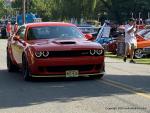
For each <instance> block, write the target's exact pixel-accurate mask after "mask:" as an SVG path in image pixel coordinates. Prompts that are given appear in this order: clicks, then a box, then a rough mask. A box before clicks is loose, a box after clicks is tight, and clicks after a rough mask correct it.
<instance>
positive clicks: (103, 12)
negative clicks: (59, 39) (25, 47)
mask: <svg viewBox="0 0 150 113" xmlns="http://www.w3.org/2000/svg"><path fill="white" fill-rule="evenodd" d="M3 1H4V0H0V5H1V4H2V2H3ZM149 6H150V0H132V1H131V0H26V11H27V12H32V13H36V14H38V15H39V16H40V17H41V18H42V20H43V21H50V20H68V19H70V18H77V19H78V20H80V19H81V18H84V19H86V20H99V21H104V20H105V19H108V20H112V21H115V22H116V23H122V22H124V21H126V19H127V18H130V17H132V16H133V17H134V18H138V17H139V15H140V16H141V17H142V18H143V19H146V18H148V12H150V7H149ZM2 10H6V8H4V9H3V8H2ZM2 10H1V11H0V16H1V15H2V13H3V11H2ZM12 10H13V11H18V12H20V13H21V12H22V0H15V1H13V2H12Z"/></svg>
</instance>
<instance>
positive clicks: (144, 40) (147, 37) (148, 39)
mask: <svg viewBox="0 0 150 113" xmlns="http://www.w3.org/2000/svg"><path fill="white" fill-rule="evenodd" d="M136 37H137V49H136V50H135V54H134V57H135V58H142V57H144V56H146V55H150V29H145V30H142V31H140V32H139V33H137V35H136Z"/></svg>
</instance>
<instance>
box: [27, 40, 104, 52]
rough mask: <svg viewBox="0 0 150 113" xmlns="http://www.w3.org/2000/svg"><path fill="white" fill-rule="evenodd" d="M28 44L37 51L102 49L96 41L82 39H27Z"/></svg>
mask: <svg viewBox="0 0 150 113" xmlns="http://www.w3.org/2000/svg"><path fill="white" fill-rule="evenodd" d="M28 44H29V45H30V46H31V47H33V48H34V49H36V50H37V51H61V50H87V49H103V48H102V46H101V45H100V44H98V43H96V42H91V41H87V40H82V39H40V40H32V41H28Z"/></svg>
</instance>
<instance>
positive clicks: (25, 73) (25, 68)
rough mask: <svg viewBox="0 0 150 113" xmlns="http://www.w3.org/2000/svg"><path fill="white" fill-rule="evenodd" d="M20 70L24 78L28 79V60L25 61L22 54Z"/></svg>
mask: <svg viewBox="0 0 150 113" xmlns="http://www.w3.org/2000/svg"><path fill="white" fill-rule="evenodd" d="M22 72H23V78H24V80H25V81H30V80H31V74H30V70H29V65H28V61H27V59H26V57H25V55H23V58H22Z"/></svg>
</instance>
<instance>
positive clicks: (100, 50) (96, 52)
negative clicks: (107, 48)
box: [90, 49, 103, 55]
mask: <svg viewBox="0 0 150 113" xmlns="http://www.w3.org/2000/svg"><path fill="white" fill-rule="evenodd" d="M102 54H103V50H102V49H98V50H90V55H102Z"/></svg>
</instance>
